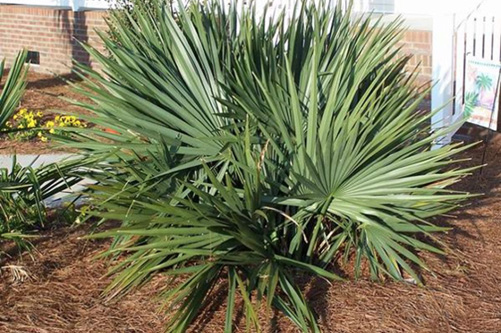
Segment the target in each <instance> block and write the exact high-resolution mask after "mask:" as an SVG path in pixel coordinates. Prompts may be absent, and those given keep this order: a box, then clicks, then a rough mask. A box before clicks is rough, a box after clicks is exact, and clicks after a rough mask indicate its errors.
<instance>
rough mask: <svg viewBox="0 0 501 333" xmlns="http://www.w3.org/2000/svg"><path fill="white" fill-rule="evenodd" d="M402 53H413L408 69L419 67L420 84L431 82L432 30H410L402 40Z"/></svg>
mask: <svg viewBox="0 0 501 333" xmlns="http://www.w3.org/2000/svg"><path fill="white" fill-rule="evenodd" d="M401 46H402V53H403V54H406V55H412V58H411V59H410V61H409V63H408V65H407V69H408V70H413V69H414V68H415V67H416V66H417V65H419V67H418V72H419V76H418V82H417V83H418V84H424V83H429V82H430V80H431V71H432V63H431V60H432V32H431V31H429V30H408V31H407V32H405V34H404V37H403V40H402V42H401Z"/></svg>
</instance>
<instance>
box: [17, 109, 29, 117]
mask: <svg viewBox="0 0 501 333" xmlns="http://www.w3.org/2000/svg"><path fill="white" fill-rule="evenodd" d="M26 111H28V110H26V109H21V110H19V115H21V116H22V115H23V114H25V113H26Z"/></svg>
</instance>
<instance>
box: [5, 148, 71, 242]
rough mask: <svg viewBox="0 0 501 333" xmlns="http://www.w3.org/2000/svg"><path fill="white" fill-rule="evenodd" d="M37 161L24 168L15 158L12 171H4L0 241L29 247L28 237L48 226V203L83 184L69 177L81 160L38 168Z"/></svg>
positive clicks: (7, 169) (6, 169)
mask: <svg viewBox="0 0 501 333" xmlns="http://www.w3.org/2000/svg"><path fill="white" fill-rule="evenodd" d="M35 162H36V160H34V161H33V162H32V163H31V164H30V165H27V166H22V165H21V164H19V163H18V162H17V159H16V157H15V156H13V158H12V166H11V167H10V168H0V239H1V238H4V239H9V240H14V241H16V242H17V243H18V245H19V246H20V248H27V243H26V242H24V239H25V238H26V237H27V236H28V234H32V233H33V231H36V230H38V229H40V228H43V227H44V223H46V221H47V204H48V202H47V200H48V199H49V198H51V197H53V196H54V195H56V194H58V193H61V192H62V191H64V190H66V189H69V188H70V187H71V186H72V185H74V184H75V183H77V182H78V181H79V178H78V177H68V176H67V175H66V174H65V173H66V172H67V171H69V170H71V169H73V168H74V167H75V165H78V164H79V162H77V161H74V162H65V163H63V165H62V166H61V167H59V166H58V165H57V164H53V163H52V164H47V165H42V166H40V167H36V168H35V167H33V164H34V163H35Z"/></svg>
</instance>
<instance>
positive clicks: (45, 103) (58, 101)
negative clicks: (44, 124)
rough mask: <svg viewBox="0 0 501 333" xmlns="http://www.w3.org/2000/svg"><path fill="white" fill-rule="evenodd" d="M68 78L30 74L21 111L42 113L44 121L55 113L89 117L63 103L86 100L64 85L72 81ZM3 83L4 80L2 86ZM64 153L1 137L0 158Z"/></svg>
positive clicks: (36, 142)
mask: <svg viewBox="0 0 501 333" xmlns="http://www.w3.org/2000/svg"><path fill="white" fill-rule="evenodd" d="M75 79H76V78H75V77H74V76H71V75H66V76H61V77H55V76H53V75H48V74H39V73H35V72H29V74H28V86H27V88H26V92H25V94H24V96H23V99H22V100H21V106H20V108H26V109H28V110H33V111H41V112H42V113H43V114H44V118H46V117H50V116H54V115H55V113H54V111H62V112H64V114H86V113H87V114H88V112H86V111H85V110H82V109H81V108H78V107H76V106H74V105H71V103H69V102H67V101H65V100H63V99H62V98H68V99H72V100H77V101H83V100H85V98H84V97H82V96H80V95H78V94H76V93H75V92H74V91H73V90H72V88H71V87H70V86H69V85H68V84H66V81H65V80H73V81H74V80H75ZM4 81H5V78H3V80H2V82H4ZM66 151H67V150H64V149H60V148H57V149H56V148H55V146H54V145H52V144H51V143H43V142H40V141H39V140H37V139H34V140H30V141H17V140H9V139H8V138H7V137H6V136H4V137H0V154H11V153H18V154H49V153H51V154H54V153H58V152H60V153H64V152H66Z"/></svg>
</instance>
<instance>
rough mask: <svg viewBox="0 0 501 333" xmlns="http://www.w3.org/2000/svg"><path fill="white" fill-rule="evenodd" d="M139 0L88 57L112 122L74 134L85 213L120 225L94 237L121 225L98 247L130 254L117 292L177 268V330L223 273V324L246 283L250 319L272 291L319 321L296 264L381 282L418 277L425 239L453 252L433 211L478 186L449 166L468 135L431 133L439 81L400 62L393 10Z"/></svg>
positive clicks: (308, 320) (94, 88)
mask: <svg viewBox="0 0 501 333" xmlns="http://www.w3.org/2000/svg"><path fill="white" fill-rule="evenodd" d="M140 6H141V5H140V4H139V5H138V6H137V9H138V12H137V13H134V20H132V19H127V20H125V21H126V22H124V19H123V15H122V14H123V13H122V14H121V15H122V16H120V17H113V16H112V18H111V22H110V24H113V28H114V30H113V31H114V32H113V36H108V35H106V34H104V33H102V34H101V35H100V36H101V39H102V40H103V42H104V44H105V45H106V47H107V51H108V52H109V54H106V55H105V54H103V53H100V52H99V51H97V50H96V49H93V48H92V47H90V46H86V48H87V49H88V51H89V52H90V53H91V54H92V56H93V57H94V58H95V59H97V61H99V62H100V63H101V65H102V68H103V72H102V73H97V72H95V71H93V70H91V69H89V68H87V67H85V66H80V67H79V68H80V70H79V73H80V75H81V76H82V79H83V80H84V82H85V84H84V85H83V86H76V89H77V90H79V91H80V92H81V93H82V94H84V95H86V96H88V97H89V98H90V99H91V100H92V103H80V104H79V105H80V106H83V107H85V108H87V109H88V110H90V111H93V112H94V114H95V116H94V118H93V119H94V120H95V122H96V123H97V124H100V125H103V126H106V127H110V128H112V129H113V130H115V131H116V133H114V134H111V133H108V132H103V131H100V130H99V129H97V128H94V129H72V131H74V135H73V136H72V137H71V138H72V139H71V140H67V142H66V144H68V145H70V146H73V147H77V148H81V149H82V150H84V151H87V152H88V153H89V154H93V155H94V156H103V160H102V162H101V163H97V164H95V165H94V166H93V167H94V169H95V171H96V172H94V173H92V174H91V175H90V176H91V177H93V178H94V179H95V180H97V181H98V182H99V183H98V185H96V186H93V187H92V189H93V190H94V192H93V194H92V197H93V201H94V203H95V205H94V207H95V209H94V211H93V212H91V214H93V215H95V216H98V217H100V218H102V220H103V221H106V220H119V221H121V222H122V224H121V226H120V227H119V228H116V229H114V230H110V231H107V232H104V233H101V234H99V235H94V237H114V242H113V245H112V246H111V247H110V249H109V250H108V251H107V252H105V253H104V254H103V256H111V257H112V258H118V256H119V255H120V254H123V255H125V256H126V257H125V259H124V260H119V261H117V262H116V265H115V266H114V268H113V269H112V270H111V271H110V274H112V275H114V276H115V280H114V281H113V283H112V284H111V285H110V286H109V288H108V289H107V292H108V293H109V295H111V296H120V295H123V294H124V293H127V292H128V291H130V290H132V289H133V288H136V287H139V286H142V285H143V284H145V283H147V282H148V281H149V280H150V279H151V278H152V277H153V276H154V275H156V274H161V273H162V274H167V275H169V276H172V278H173V280H172V281H174V280H175V279H176V277H178V276H182V277H183V279H182V282H181V283H180V284H175V283H172V284H171V285H170V288H167V289H166V291H165V292H164V293H162V297H164V299H165V302H166V304H167V305H168V306H169V308H170V309H177V310H176V311H174V314H173V315H172V317H171V320H170V321H169V323H168V326H167V330H168V331H169V332H183V331H185V330H186V329H187V328H188V327H189V325H190V324H191V323H192V322H193V321H194V320H195V319H196V318H197V316H198V314H199V313H200V311H201V310H202V309H203V307H204V305H205V304H206V303H207V301H208V299H209V298H210V295H211V292H212V291H213V290H214V288H215V287H216V286H217V285H218V283H219V281H220V280H221V279H224V280H226V281H227V284H228V285H227V291H228V303H227V316H226V324H225V331H227V332H230V331H231V330H232V326H233V319H234V317H235V314H234V311H235V304H236V299H237V296H238V295H240V296H239V297H240V298H241V299H242V303H241V304H242V307H243V308H244V313H245V315H246V318H247V324H248V326H249V327H254V328H256V329H258V330H259V328H260V322H259V320H258V310H257V309H258V308H259V304H260V303H261V302H265V303H266V305H267V306H268V308H272V307H273V308H276V309H279V310H280V311H282V312H283V313H284V314H285V315H286V316H288V317H289V318H290V319H291V320H292V321H293V322H294V323H295V324H296V325H297V326H298V327H299V328H300V329H301V330H303V331H305V332H307V331H314V332H318V331H320V327H319V325H318V323H317V318H316V315H315V313H314V311H313V310H312V309H311V307H310V306H309V305H308V302H307V300H306V299H305V297H304V296H303V295H302V290H301V288H300V286H299V284H298V282H297V278H296V277H297V276H298V275H300V274H309V275H313V276H320V277H322V278H325V279H328V280H337V279H340V277H339V276H337V275H336V274H334V273H333V264H334V263H337V262H339V261H340V260H342V259H343V258H344V260H353V262H354V263H355V265H354V266H355V276H356V277H359V276H361V275H362V273H363V270H362V267H363V265H364V263H367V265H368V272H369V273H370V276H371V278H372V279H375V280H377V279H384V278H386V277H390V278H393V279H395V280H403V279H405V278H406V276H410V277H412V278H413V279H414V280H415V281H417V282H418V283H420V274H419V272H420V271H422V270H427V269H428V268H427V266H426V264H425V263H424V262H423V261H422V260H421V259H420V257H419V255H418V252H420V251H430V252H435V253H443V250H442V249H441V248H440V244H438V245H436V241H437V240H436V239H435V237H434V236H433V234H434V233H436V232H441V231H444V230H447V229H445V228H442V227H440V226H437V225H435V224H434V223H433V222H434V218H435V217H436V216H441V215H443V214H445V213H447V212H449V211H451V210H453V209H455V208H457V207H458V205H459V204H460V203H461V201H463V200H465V199H467V198H468V197H470V196H471V195H470V194H468V193H463V192H456V191H453V190H449V189H447V187H449V186H450V185H452V184H453V183H455V182H457V181H459V180H460V179H461V178H463V177H464V176H466V175H467V174H468V173H469V172H470V171H471V170H469V169H461V168H459V167H454V168H453V167H451V166H452V165H455V164H456V163H457V162H458V161H457V160H454V155H456V154H458V153H460V152H462V151H463V150H465V149H467V148H468V147H467V146H461V145H460V144H452V145H448V146H444V147H441V148H438V149H431V148H432V147H433V146H434V144H435V142H436V141H437V140H438V139H439V138H440V137H441V136H443V135H445V134H446V133H448V132H449V131H451V130H453V129H452V128H444V129H441V130H438V131H436V132H434V133H431V132H430V119H431V116H432V114H433V113H423V112H417V111H418V105H419V103H420V101H422V99H423V98H424V97H425V96H426V95H427V94H428V93H429V89H428V88H424V87H423V88H416V77H417V74H416V72H410V73H406V72H405V66H406V64H407V62H408V60H409V58H408V57H402V56H400V55H399V52H398V51H399V50H398V42H399V41H400V38H401V36H402V33H403V30H402V28H401V22H400V21H395V22H393V23H390V24H382V23H381V22H379V21H374V20H373V19H372V18H353V15H352V13H350V12H349V11H348V12H344V11H343V10H342V9H341V7H339V6H337V5H330V4H314V3H305V4H300V3H299V2H298V4H297V5H296V7H295V9H294V10H293V13H292V14H290V13H286V12H285V11H280V10H279V11H278V12H275V13H271V12H267V11H266V9H265V13H264V15H258V14H257V10H256V7H255V5H254V4H250V5H248V6H237V5H235V4H232V5H230V6H225V5H223V4H221V3H218V2H209V3H206V2H204V3H203V4H198V3H195V2H190V3H189V4H188V5H187V6H186V7H183V6H179V11H178V12H176V13H173V12H172V11H171V8H170V7H168V6H165V5H162V4H160V3H158V4H157V7H156V8H155V10H147V9H144V8H142V9H141V8H140ZM135 8H136V7H135ZM130 15H132V14H130ZM131 22H132V24H131ZM455 126H459V124H456V125H455ZM423 235H424V237H422V236H423ZM416 236H421V237H419V238H418V237H416ZM431 240H433V241H431ZM238 304H240V303H238Z"/></svg>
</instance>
